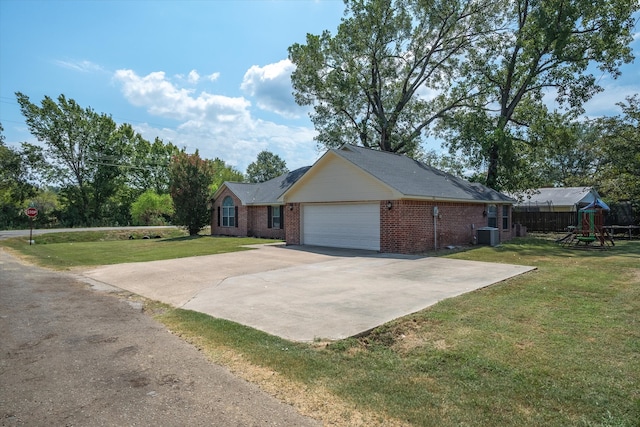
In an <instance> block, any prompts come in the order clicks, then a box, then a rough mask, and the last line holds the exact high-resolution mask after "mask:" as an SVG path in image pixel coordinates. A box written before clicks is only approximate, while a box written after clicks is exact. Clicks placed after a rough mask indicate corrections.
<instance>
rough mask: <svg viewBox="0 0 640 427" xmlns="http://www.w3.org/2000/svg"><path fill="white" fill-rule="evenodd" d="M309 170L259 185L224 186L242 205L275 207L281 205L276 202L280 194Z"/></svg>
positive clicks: (295, 172)
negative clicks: (270, 205)
mask: <svg viewBox="0 0 640 427" xmlns="http://www.w3.org/2000/svg"><path fill="white" fill-rule="evenodd" d="M309 168H310V166H305V167H302V168H299V169H296V170H294V171H291V172H287V173H285V174H283V175H280V176H279V177H277V178H273V179H271V180H269V181H265V182H260V183H244V182H225V183H224V184H225V185H226V186H227V188H228V189H229V190H231V191H232V192H233V194H235V195H236V196H237V197H238V198H239V199H240V202H241V203H242V204H243V205H269V204H272V205H277V204H282V202H279V201H278V198H279V197H280V196H281V195H282V193H284V192H285V191H287V190H288V189H289V187H291V186H292V185H293V184H294V183H295V182H296V181H297V180H299V179H300V177H302V175H304V173H305V172H306V171H308V170H309Z"/></svg>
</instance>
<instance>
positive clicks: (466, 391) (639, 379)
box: [23, 237, 640, 427]
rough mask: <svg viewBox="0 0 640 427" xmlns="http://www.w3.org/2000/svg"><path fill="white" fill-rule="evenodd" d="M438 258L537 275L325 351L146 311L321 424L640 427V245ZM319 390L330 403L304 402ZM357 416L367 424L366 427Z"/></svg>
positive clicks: (515, 246) (530, 246)
mask: <svg viewBox="0 0 640 427" xmlns="http://www.w3.org/2000/svg"><path fill="white" fill-rule="evenodd" d="M222 241H223V239H218V238H205V237H202V238H198V239H184V238H182V239H181V238H173V239H171V238H169V239H167V240H165V241H164V243H163V241H161V240H158V241H146V242H145V243H148V244H151V245H167V246H171V247H174V249H173V251H174V253H178V252H180V251H182V250H180V251H179V250H178V249H176V248H177V247H179V246H180V245H181V244H186V245H187V246H192V248H191V249H190V251H195V250H196V249H194V248H196V247H198V246H199V245H200V244H201V242H210V243H211V244H214V245H217V244H221V242H222ZM253 241H254V242H255V240H253ZM99 243H100V244H102V243H110V242H106V241H105V242H99ZM120 243H121V244H123V245H126V244H130V243H137V241H136V240H133V241H126V242H120ZM58 244H61V243H47V244H39V245H36V246H38V247H41V248H44V247H46V246H55V245H58ZM76 244H77V243H76V242H74V244H73V245H76ZM94 244H96V242H94ZM154 247H155V246H154ZM25 248H28V246H26V247H25V246H24V245H23V249H25ZM87 248H89V249H86V250H93V249H91V248H92V247H91V246H89V247H87ZM123 248H127V246H121V247H119V249H117V250H119V251H122V250H124V249H123ZM231 250H233V249H231ZM185 252H188V251H186V250H185ZM214 253H215V252H214ZM43 255H44V254H43V253H41V252H36V253H33V255H32V256H37V257H38V259H40V260H43V258H42V256H43ZM65 256H69V257H73V256H77V257H79V256H85V255H84V254H81V253H79V252H76V251H71V250H68V251H67V252H66V255H65ZM447 256H448V257H451V258H457V259H467V260H478V261H490V262H499V263H512V264H522V265H532V266H536V267H537V270H535V271H533V272H530V273H527V274H524V275H522V276H518V277H515V278H512V279H510V280H507V281H505V282H502V283H499V284H496V285H493V286H491V287H488V288H485V289H481V290H478V291H474V292H471V293H469V294H466V295H462V296H459V297H456V298H452V299H448V300H445V301H442V302H440V303H438V304H436V305H434V306H432V307H430V308H427V309H425V310H422V311H420V312H418V313H415V314H412V315H410V316H406V317H403V318H400V319H397V320H395V321H393V322H390V323H387V324H385V325H382V326H380V327H378V328H376V329H375V330H373V331H372V332H371V333H370V334H368V335H367V336H364V337H360V338H351V339H346V340H341V341H337V342H331V343H320V342H317V343H309V344H307V343H292V342H289V341H286V340H283V339H280V338H277V337H274V336H271V335H268V334H265V333H263V332H260V331H257V330H255V329H251V328H248V327H245V326H242V325H238V324H236V323H233V322H229V321H225V320H221V319H215V318H212V317H210V316H207V315H204V314H201V313H196V312H192V311H187V310H180V309H174V308H171V307H167V306H162V307H161V308H160V309H157V310H154V307H156V305H155V304H151V303H149V304H148V305H147V309H148V310H149V312H154V311H155V313H156V318H157V319H159V320H160V321H161V322H163V323H164V324H165V325H166V326H167V327H168V329H170V330H171V331H173V332H174V333H175V334H177V335H180V336H181V337H183V338H184V339H186V340H188V341H190V342H193V343H194V344H196V345H197V346H198V347H200V348H202V349H203V350H204V351H205V352H206V354H208V355H209V356H210V357H211V358H212V359H213V360H214V361H216V362H218V363H223V364H228V365H229V366H232V367H233V369H234V370H235V371H236V372H238V373H239V374H246V373H247V372H250V371H252V370H254V371H255V370H257V371H259V374H258V375H257V377H259V380H257V381H259V382H261V383H262V385H263V387H265V388H267V389H271V390H276V391H275V393H276V394H277V395H278V396H279V397H281V398H283V399H286V400H287V401H290V402H292V403H294V404H296V405H298V406H299V407H302V408H303V409H302V410H303V411H304V412H305V413H307V414H309V415H312V416H314V417H316V418H319V419H322V420H324V421H325V422H326V423H327V424H330V425H416V426H585V427H592V426H630V427H639V426H640V241H630V242H629V241H619V242H617V244H616V246H615V247H613V248H610V249H609V250H606V251H584V250H583V251H579V250H572V249H565V248H562V247H560V246H558V245H556V244H554V243H553V241H552V240H547V239H543V238H527V239H514V240H513V241H511V242H509V243H506V244H503V245H501V246H499V247H495V248H490V247H478V248H473V249H471V250H467V251H462V252H458V253H454V254H450V255H447ZM127 260H129V259H127ZM60 263H61V264H65V263H69V264H72V263H77V261H76V260H73V259H69V260H66V261H64V262H62V261H61V262H60ZM102 263H104V262H102ZM390 287H392V284H390ZM247 377H251V376H250V375H248V376H247ZM251 378H252V379H255V376H254V377H251ZM283 381H284V385H283ZM287 382H288V384H289V385H286V384H287ZM274 384H275V385H274ZM287 390H294V391H293V392H291V393H289V394H287V393H288V392H287ZM318 393H328V395H327V394H324V395H322V396H325V397H326V399H327V400H326V402H330V403H329V404H328V403H326V402H325V403H324V404H323V403H322V402H320V403H318V402H317V401H316V403H314V404H312V405H305V404H304V403H301V402H308V401H311V400H313V399H314V396H315V399H317V396H318ZM334 399H335V400H334ZM341 402H343V403H344V405H342V404H341ZM309 406H311V408H310V407H309ZM345 408H346V409H345ZM356 410H357V411H359V412H360V413H365V414H371V416H370V417H369V418H367V419H366V420H367V421H366V422H363V421H362V417H361V416H356V415H354V414H353V413H352V412H351V411H356ZM332 411H333V412H334V413H332V414H330V413H331V412H332ZM335 412H337V415H336V413H335ZM376 420H377V421H376Z"/></svg>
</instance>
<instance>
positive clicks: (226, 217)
mask: <svg viewBox="0 0 640 427" xmlns="http://www.w3.org/2000/svg"><path fill="white" fill-rule="evenodd" d="M222 226H223V227H235V226H236V208H235V206H234V205H233V199H232V198H231V196H227V197H225V198H224V200H223V201H222Z"/></svg>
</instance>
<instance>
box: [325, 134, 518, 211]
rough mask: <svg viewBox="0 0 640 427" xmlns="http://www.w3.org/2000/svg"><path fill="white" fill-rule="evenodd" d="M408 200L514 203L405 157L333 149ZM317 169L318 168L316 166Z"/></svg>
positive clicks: (360, 150) (359, 148)
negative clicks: (427, 199)
mask: <svg viewBox="0 0 640 427" xmlns="http://www.w3.org/2000/svg"><path fill="white" fill-rule="evenodd" d="M332 151H334V152H335V153H336V154H337V155H339V156H341V157H342V158H344V159H346V160H348V161H349V162H351V163H353V164H354V165H356V166H358V167H359V168H361V169H362V170H364V171H366V172H367V173H369V174H370V175H372V176H373V177H375V178H376V179H378V180H379V181H381V182H383V183H385V184H386V185H388V186H389V187H391V188H393V189H395V190H396V191H397V192H398V193H400V194H402V197H404V198H418V199H422V198H429V199H436V200H447V201H468V202H485V203H486V202H500V203H513V202H514V200H513V199H512V198H510V197H508V196H506V195H505V194H502V193H500V192H498V191H495V190H493V189H491V188H489V187H486V186H484V185H482V184H479V183H470V182H468V181H466V180H464V179H462V178H458V177H456V176H453V175H451V174H448V173H446V172H443V171H441V170H438V169H436V168H433V167H431V166H428V165H426V164H424V163H421V162H419V161H417V160H414V159H411V158H409V157H407V156H404V155H399V154H394V153H388V152H383V151H378V150H372V149H368V148H362V147H356V146H353V145H344V146H343V147H341V148H339V149H336V150H332ZM314 166H315V165H314Z"/></svg>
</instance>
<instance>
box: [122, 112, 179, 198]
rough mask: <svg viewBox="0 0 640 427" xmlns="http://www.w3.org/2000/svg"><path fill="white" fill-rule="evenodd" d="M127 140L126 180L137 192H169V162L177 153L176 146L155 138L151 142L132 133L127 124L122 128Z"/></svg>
mask: <svg viewBox="0 0 640 427" xmlns="http://www.w3.org/2000/svg"><path fill="white" fill-rule="evenodd" d="M123 136H124V137H126V138H127V140H128V145H129V158H128V159H127V162H126V163H127V164H128V165H129V167H128V168H127V169H126V174H127V181H128V183H129V185H130V186H131V187H132V188H134V189H135V191H137V192H142V191H146V190H152V191H154V192H156V193H158V194H168V193H169V163H170V162H171V158H172V157H173V156H174V155H176V154H178V152H179V150H178V147H176V146H175V145H173V144H172V143H170V142H169V143H165V142H164V141H163V140H161V139H160V138H156V139H155V140H154V141H153V143H150V142H149V141H147V140H146V139H144V138H142V137H141V136H140V134H134V132H133V129H131V127H130V126H129V125H126V127H125V128H124V135H123Z"/></svg>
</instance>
